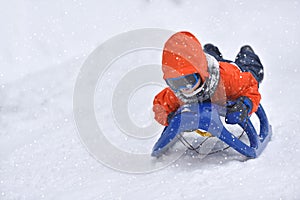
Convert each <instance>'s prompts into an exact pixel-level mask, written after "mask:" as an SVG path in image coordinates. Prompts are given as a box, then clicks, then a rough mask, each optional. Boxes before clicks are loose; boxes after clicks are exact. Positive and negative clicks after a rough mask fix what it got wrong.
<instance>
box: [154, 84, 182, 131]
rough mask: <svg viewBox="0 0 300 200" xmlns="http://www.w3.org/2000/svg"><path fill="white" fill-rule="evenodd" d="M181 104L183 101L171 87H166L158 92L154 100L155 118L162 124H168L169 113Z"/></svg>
mask: <svg viewBox="0 0 300 200" xmlns="http://www.w3.org/2000/svg"><path fill="white" fill-rule="evenodd" d="M180 105H181V102H180V101H179V100H178V98H177V97H176V96H175V94H174V92H173V91H172V90H171V89H170V88H165V89H164V90H162V91H161V92H160V93H158V94H157V95H156V96H155V98H154V100H153V109H152V110H153V112H154V114H155V119H156V121H158V122H159V123H160V124H162V125H164V126H167V125H168V115H169V114H170V113H171V112H174V111H176V110H177V109H178V108H179V107H180Z"/></svg>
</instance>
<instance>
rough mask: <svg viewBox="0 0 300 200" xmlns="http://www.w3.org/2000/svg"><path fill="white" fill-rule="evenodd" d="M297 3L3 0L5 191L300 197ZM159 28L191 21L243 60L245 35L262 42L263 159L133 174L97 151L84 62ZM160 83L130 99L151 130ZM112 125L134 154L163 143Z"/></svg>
mask: <svg viewBox="0 0 300 200" xmlns="http://www.w3.org/2000/svg"><path fill="white" fill-rule="evenodd" d="M298 10H299V1H296V0H295V1H269V0H266V1H258V0H254V1H243V0H229V1H228V0H227V1H225V0H221V1H218V2H214V1H201V0H200V1H192V0H188V1H183V0H173V1H158V0H147V1H146V0H145V1H142V0H140V1H138V0H132V1H129V0H128V1H117V0H112V1H81V0H73V1H71V0H70V1H55V2H51V1H33V0H29V1H21V2H20V1H16V0H12V1H9V2H2V4H1V6H0V13H1V14H0V16H1V17H0V25H1V32H0V36H1V37H0V44H1V45H0V158H1V159H0V199H140V198H143V199H241V198H242V199H299V198H300V192H299V191H300V187H299V183H300V180H299V178H300V171H299V167H300V161H299V140H300V135H299V132H300V125H299V120H300V112H299V111H300V109H299V108H300V103H299V100H298V99H299V95H298V92H300V90H299V89H300V81H299V78H298V77H299V69H298V68H299V64H298V62H297V59H298V54H299V52H300V51H299V35H300V34H299V33H300V26H299V23H300V14H299V11H298ZM149 27H155V28H161V29H168V30H173V31H178V30H189V31H191V32H192V33H194V34H195V35H196V36H197V37H198V38H199V40H200V41H201V42H202V43H208V42H212V43H214V44H216V45H218V46H219V47H220V50H221V51H222V53H223V55H224V56H225V58H231V59H233V58H234V57H235V55H236V54H237V52H238V50H239V48H240V46H241V45H243V44H251V45H252V46H253V48H254V50H255V51H256V52H257V53H258V54H259V55H260V58H261V60H262V63H263V64H264V66H265V79H264V81H263V83H262V85H261V86H260V91H261V93H262V97H263V99H262V104H263V106H264V108H265V110H266V112H267V115H268V117H269V120H270V122H271V124H272V126H273V137H272V141H271V142H270V143H269V144H268V146H267V148H266V150H265V151H264V152H263V153H262V155H261V156H260V157H259V158H257V159H252V160H246V161H245V160H244V159H243V158H242V157H240V156H239V155H237V153H235V152H234V151H230V152H229V153H219V154H215V155H211V156H208V157H205V158H203V159H197V158H193V157H191V156H189V155H185V156H183V157H181V158H180V159H178V160H177V161H175V162H174V163H172V164H171V165H169V166H168V167H166V168H163V169H161V170H157V171H154V172H152V173H141V174H132V173H124V172H119V171H116V170H113V169H111V168H109V167H106V166H105V165H103V164H101V163H100V162H98V161H97V160H96V159H95V158H94V157H93V156H91V155H90V154H89V153H88V151H87V149H86V148H85V146H84V145H83V144H82V142H81V141H80V137H79V135H78V132H77V128H76V123H75V120H74V116H73V92H74V86H75V82H76V78H77V76H78V74H79V72H80V68H81V66H82V64H83V62H84V61H85V60H86V59H87V56H88V55H90V53H91V52H92V51H93V50H94V49H95V48H97V47H98V46H99V45H101V44H102V43H103V42H105V41H107V40H108V39H110V38H112V37H113V36H115V35H118V34H120V33H123V32H125V31H131V30H134V29H140V28H149ZM138 57H139V59H141V61H140V62H144V60H143V56H138ZM145 59H146V60H147V59H148V58H145ZM129 60H130V59H128V61H127V60H126V59H124V60H123V61H124V62H123V64H124V68H123V69H124V70H123V71H122V70H118V66H119V65H122V63H115V64H114V66H112V68H111V70H112V71H111V73H115V75H114V76H112V77H120V76H122V74H123V75H124V72H126V70H127V69H129V68H130V67H131V66H132V65H131V64H130V62H129ZM154 60H155V59H154ZM156 61H157V60H155V62H156ZM158 62H159V61H158ZM158 62H156V64H158ZM137 64H139V63H137ZM126 67H127V68H126ZM113 69H116V70H113ZM131 69H132V68H131ZM108 72H109V71H108ZM106 75H107V76H105V77H107V78H108V77H109V76H108V75H109V74H106ZM108 80H109V79H108ZM112 80H113V79H112ZM105 83H107V86H106V87H102V88H99V90H97V91H96V99H99V101H100V100H101V95H100V97H99V93H100V92H104V94H108V97H109V95H111V94H109V92H110V88H111V87H115V85H114V84H113V82H111V83H110V82H109V81H106V82H105ZM98 85H100V86H101V83H100V82H99V83H98ZM100 86H99V87H100ZM102 86H103V85H102ZM161 87H162V86H161V85H155V86H154V87H152V88H149V93H147V94H146V95H142V94H141V93H142V92H146V90H145V88H144V89H141V90H139V91H138V92H137V94H136V96H133V97H132V98H131V102H129V108H128V109H129V110H130V112H131V113H132V112H136V113H132V114H131V115H130V118H131V119H136V118H139V120H136V121H135V123H138V124H140V126H141V127H143V126H145V125H148V124H147V123H149V122H148V121H147V120H145V119H149V118H152V117H153V116H152V114H151V112H150V108H151V105H148V104H150V103H151V99H150V100H149V98H152V97H153V96H154V94H155V93H156V92H157V91H159V90H160V88H161ZM97 95H98V96H97ZM135 101H136V102H135ZM103 102H108V103H107V104H109V99H108V98H104V99H103ZM103 102H102V101H101V102H96V105H95V107H96V110H97V115H99V116H98V117H100V118H101V113H102V112H103V113H104V114H105V115H104V116H107V115H108V114H109V113H111V105H107V106H105V105H104V106H101V103H103ZM141 102H146V103H147V104H144V105H145V106H146V108H145V107H143V104H142V103H141ZM134 106H137V108H138V109H134ZM138 111H143V112H144V111H148V112H149V114H148V113H147V114H145V115H142V114H141V112H138ZM143 117H144V118H143ZM102 118H103V116H102ZM140 118H143V119H140ZM109 128H111V130H116V129H117V127H116V125H115V124H114V122H113V120H111V119H110V118H108V121H107V123H106V124H105V127H104V130H107V129H109ZM106 134H108V135H110V134H111V135H110V136H107V137H108V138H109V140H112V142H116V143H117V144H118V145H120V146H122V148H126V146H128V145H126V144H128V143H129V144H131V145H133V146H131V148H132V149H130V148H128V149H126V150H127V151H138V152H145V151H149V147H150V148H151V147H152V145H153V143H154V141H155V138H152V139H149V140H146V139H143V140H142V139H140V140H138V141H139V142H138V143H139V144H137V142H136V141H131V140H130V136H125V135H121V134H122V133H119V134H118V132H117V131H112V133H106ZM116 138H119V139H116ZM114 139H116V140H114ZM127 142H128V143H127ZM134 145H136V146H134ZM150 150H151V149H150Z"/></svg>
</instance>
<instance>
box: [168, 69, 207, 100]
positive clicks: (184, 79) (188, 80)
mask: <svg viewBox="0 0 300 200" xmlns="http://www.w3.org/2000/svg"><path fill="white" fill-rule="evenodd" d="M166 82H167V84H168V85H169V87H170V88H171V89H172V90H173V91H174V92H178V91H180V92H182V93H184V94H187V95H188V94H192V93H193V92H194V91H195V90H196V89H197V88H198V87H199V85H200V84H201V79H200V75H199V74H188V75H184V76H180V77H176V78H170V79H167V80H166Z"/></svg>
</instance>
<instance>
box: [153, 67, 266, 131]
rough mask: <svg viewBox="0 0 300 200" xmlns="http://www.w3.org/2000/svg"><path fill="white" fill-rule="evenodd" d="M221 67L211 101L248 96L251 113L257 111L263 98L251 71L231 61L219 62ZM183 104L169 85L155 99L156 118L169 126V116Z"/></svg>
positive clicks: (221, 102)
mask: <svg viewBox="0 0 300 200" xmlns="http://www.w3.org/2000/svg"><path fill="white" fill-rule="evenodd" d="M219 67H220V80H219V84H218V86H217V89H216V91H215V92H214V94H213V96H212V97H211V102H212V103H216V104H219V105H225V103H226V101H228V100H236V99H237V98H239V97H242V96H246V97H248V98H249V99H250V100H251V101H252V104H253V106H252V111H251V113H253V112H255V111H256V110H257V108H258V105H259V102H260V99H261V95H260V93H259V91H258V83H257V81H256V79H255V78H254V77H253V76H252V74H251V73H250V72H242V71H241V70H240V69H239V68H238V67H237V66H235V65H234V64H231V63H226V62H219ZM183 104H184V103H183V102H181V101H180V100H179V99H178V98H177V97H176V95H175V94H174V92H173V91H172V90H171V89H170V88H169V87H167V88H165V89H164V90H162V91H161V92H160V93H159V94H157V95H156V96H155V98H154V101H153V111H154V113H155V119H156V120H157V121H158V122H159V123H160V124H162V125H164V126H167V125H168V123H167V116H168V115H169V114H170V113H171V112H174V111H176V110H177V109H178V108H179V107H180V106H181V105H183ZM251 113H250V114H251Z"/></svg>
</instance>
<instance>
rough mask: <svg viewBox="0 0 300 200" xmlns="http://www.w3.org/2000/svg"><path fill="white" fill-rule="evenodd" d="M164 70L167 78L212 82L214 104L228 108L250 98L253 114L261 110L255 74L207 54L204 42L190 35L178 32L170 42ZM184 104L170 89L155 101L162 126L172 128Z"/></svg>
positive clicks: (211, 95)
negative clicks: (232, 102)
mask: <svg viewBox="0 0 300 200" xmlns="http://www.w3.org/2000/svg"><path fill="white" fill-rule="evenodd" d="M162 71H163V74H164V77H163V78H164V79H168V78H174V77H179V76H183V75H187V74H192V73H198V74H200V77H201V80H202V82H205V81H208V85H209V87H210V90H209V91H210V93H209V95H210V100H211V102H212V103H216V104H219V105H225V103H226V101H228V100H236V99H237V98H239V97H242V96H246V97H248V98H249V99H250V100H251V101H252V104H253V105H252V110H251V113H253V112H255V111H256V110H257V108H258V105H259V102H260V99H261V96H260V93H259V92H258V83H257V81H256V79H255V78H254V77H253V75H252V74H251V73H250V72H242V71H240V69H239V68H238V67H237V66H236V65H235V64H231V63H227V62H219V63H218V62H217V61H216V60H215V59H214V58H212V57H211V56H209V55H205V53H204V52H203V50H202V46H201V43H200V42H199V41H198V40H197V38H196V37H195V36H194V35H192V34H191V33H189V32H178V33H175V34H174V35H172V36H171V37H170V38H169V39H168V40H167V41H166V43H165V45H164V50H163V55H162ZM183 104H184V103H183V101H181V100H180V99H179V98H178V97H177V96H176V95H175V94H174V92H173V91H172V90H171V89H170V88H165V89H164V90H162V91H161V92H160V93H159V94H158V95H156V96H155V98H154V101H153V111H154V113H155V119H156V120H157V121H158V122H159V123H160V124H162V125H165V126H166V125H168V122H167V117H168V115H169V114H170V113H171V112H174V111H176V110H177V109H178V108H179V107H180V106H181V105H183ZM251 113H250V114H251Z"/></svg>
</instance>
